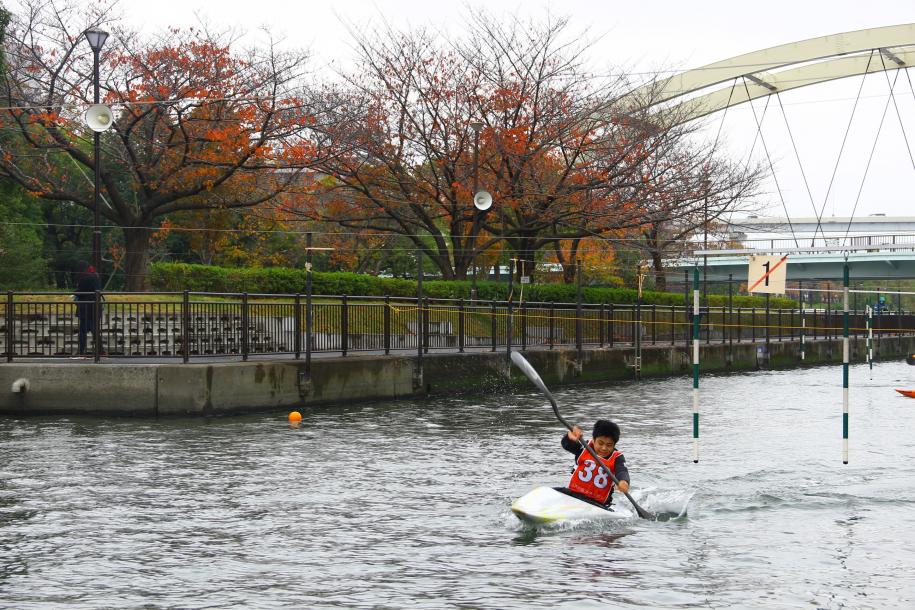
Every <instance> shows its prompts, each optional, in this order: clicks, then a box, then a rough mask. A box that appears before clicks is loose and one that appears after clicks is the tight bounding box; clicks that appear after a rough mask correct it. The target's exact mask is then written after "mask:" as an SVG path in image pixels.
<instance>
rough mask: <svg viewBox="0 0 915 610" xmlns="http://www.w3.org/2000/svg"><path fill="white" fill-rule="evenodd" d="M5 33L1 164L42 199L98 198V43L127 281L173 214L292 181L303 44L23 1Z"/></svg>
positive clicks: (88, 201) (295, 179) (113, 209)
mask: <svg viewBox="0 0 915 610" xmlns="http://www.w3.org/2000/svg"><path fill="white" fill-rule="evenodd" d="M22 6H23V10H22V12H21V13H20V14H18V15H14V18H13V20H12V22H11V24H10V27H9V30H8V35H7V38H6V41H5V51H6V57H7V63H8V66H7V70H6V72H5V74H4V80H3V83H2V87H3V89H2V91H3V94H4V96H5V102H6V103H5V107H6V108H5V109H4V110H2V111H0V122H2V128H3V132H4V134H5V135H4V137H3V139H2V140H0V172H2V173H3V174H4V175H6V176H8V177H9V178H11V179H12V180H14V181H16V182H17V183H19V184H21V185H22V186H23V187H25V188H26V189H27V190H28V191H30V192H31V193H33V194H35V195H37V196H39V197H41V198H42V199H43V200H44V201H48V202H54V201H65V202H72V203H73V204H76V205H79V206H82V207H85V208H88V209H93V196H92V195H93V183H92V179H91V176H92V174H93V172H94V160H93V155H92V153H91V145H90V144H89V142H91V132H89V131H88V130H87V128H86V127H85V126H84V122H83V119H82V113H83V111H84V110H85V109H86V107H87V105H88V104H89V103H90V100H91V84H92V54H91V50H90V48H89V46H88V44H86V42H85V41H84V40H83V37H82V32H83V31H84V30H86V29H87V28H90V27H102V28H104V29H108V30H110V31H111V32H112V35H111V37H110V38H109V39H108V41H107V44H106V45H105V47H104V49H103V51H102V58H101V61H102V64H101V70H100V74H101V80H102V83H101V84H102V91H103V98H104V99H103V102H104V103H106V104H108V105H110V106H111V107H112V108H113V110H114V112H115V121H114V125H113V127H112V128H111V129H110V130H109V131H108V132H105V133H104V134H102V155H101V157H102V159H101V162H100V165H101V189H102V199H103V203H102V207H101V213H102V215H103V217H104V218H105V219H106V220H107V221H108V222H110V223H112V224H114V225H116V226H118V227H120V229H121V230H122V231H123V243H124V248H125V252H124V257H125V259H124V265H125V273H126V276H127V288H128V289H130V290H139V289H142V287H143V285H144V278H145V275H146V267H147V255H148V249H149V240H150V235H151V233H152V232H153V231H155V230H156V228H157V224H158V222H159V220H160V219H161V218H163V217H165V216H167V215H170V214H175V213H179V212H190V211H194V210H200V211H203V212H204V213H205V211H207V210H230V209H236V208H246V207H250V206H254V205H257V204H259V203H261V202H265V201H269V200H271V199H272V198H274V197H275V196H276V195H277V194H279V193H281V192H283V191H285V190H287V189H289V188H294V187H295V188H298V187H299V186H300V185H299V176H300V173H301V171H302V170H303V168H304V167H305V166H306V165H307V163H308V162H309V161H310V159H311V153H312V147H311V146H309V145H308V143H307V132H308V129H309V127H310V124H311V123H312V122H313V119H312V118H311V117H312V115H311V114H310V113H309V112H308V109H307V108H306V106H305V104H304V103H303V101H302V100H303V97H302V95H301V85H302V77H303V73H304V69H305V63H306V56H305V55H304V54H303V53H300V52H279V51H278V50H277V49H276V47H275V46H274V45H272V44H269V45H267V46H266V47H265V48H263V49H254V48H252V49H247V50H238V49H236V48H235V47H236V46H237V45H236V44H235V41H234V40H233V38H232V37H231V36H230V35H229V34H226V33H214V32H211V31H209V30H207V29H190V30H178V29H171V30H169V31H167V32H165V33H163V34H162V35H161V36H159V37H156V38H154V39H146V38H143V37H141V36H140V35H138V34H137V33H135V32H132V31H130V30H128V29H126V28H124V27H121V26H119V25H118V24H117V23H115V22H111V21H109V20H108V19H107V18H106V16H105V15H104V14H97V13H94V12H92V11H91V10H90V9H87V8H84V7H81V6H79V5H72V6H71V5H63V4H62V3H60V2H56V1H52V2H44V1H38V0H29V1H28V2H25V3H23V5H22Z"/></svg>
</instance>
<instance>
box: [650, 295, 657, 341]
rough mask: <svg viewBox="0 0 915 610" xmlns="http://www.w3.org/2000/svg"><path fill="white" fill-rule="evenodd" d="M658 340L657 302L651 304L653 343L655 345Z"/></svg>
mask: <svg viewBox="0 0 915 610" xmlns="http://www.w3.org/2000/svg"><path fill="white" fill-rule="evenodd" d="M657 342H658V305H657V303H652V304H651V344H652V345H655V344H657Z"/></svg>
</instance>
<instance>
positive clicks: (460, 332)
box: [458, 297, 464, 354]
mask: <svg viewBox="0 0 915 610" xmlns="http://www.w3.org/2000/svg"><path fill="white" fill-rule="evenodd" d="M458 352H460V353H462V354H463V353H464V297H461V300H460V302H459V303H458Z"/></svg>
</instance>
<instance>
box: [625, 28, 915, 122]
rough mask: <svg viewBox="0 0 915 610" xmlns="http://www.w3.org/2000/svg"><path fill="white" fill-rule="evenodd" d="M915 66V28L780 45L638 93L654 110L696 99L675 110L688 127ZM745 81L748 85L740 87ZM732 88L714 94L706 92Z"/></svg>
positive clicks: (680, 105)
mask: <svg viewBox="0 0 915 610" xmlns="http://www.w3.org/2000/svg"><path fill="white" fill-rule="evenodd" d="M913 65H915V23H908V24H902V25H891V26H886V27H880V28H871V29H867V30H857V31H854V32H844V33H841V34H832V35H829V36H822V37H820V38H810V39H808V40H802V41H798V42H792V43H789V44H783V45H779V46H777V47H771V48H768V49H763V50H760V51H754V52H752V53H746V54H744V55H738V56H736V57H732V58H730V59H725V60H723V61H719V62H715V63H711V64H708V65H705V66H701V67H699V68H695V69H693V70H688V71H686V72H682V73H680V74H677V75H675V76H672V77H670V78H668V79H666V80H663V81H660V82H656V83H651V84H649V85H645V86H643V87H641V88H639V89H637V90H636V91H634V92H633V95H634V96H635V97H637V98H638V99H643V100H648V102H647V103H648V104H649V105H650V106H656V105H658V104H663V103H665V102H671V101H675V100H676V98H680V97H683V96H688V95H692V94H697V95H696V97H692V98H690V99H688V100H686V101H683V102H679V103H677V104H676V105H675V106H674V108H677V109H679V110H680V111H679V112H675V113H674V116H676V122H678V123H684V122H687V121H691V120H694V119H698V118H700V117H703V116H706V115H708V114H712V113H714V112H717V111H719V110H722V109H724V108H726V107H728V106H734V105H737V104H741V103H743V102H748V101H751V100H754V99H756V98H759V97H765V96H767V95H772V94H773V93H780V92H783V91H790V90H791V89H798V88H800V87H807V86H810V85H816V84H819V83H825V82H828V81H832V80H837V79H841V78H848V77H851V76H858V75H862V74H869V73H872V72H881V71H890V70H899V69H901V68H907V67H909V66H913ZM740 81H743V82H740ZM724 83H728V84H727V85H726V86H724V87H720V88H717V89H715V90H712V91H710V92H705V93H700V92H702V90H704V89H707V88H711V87H715V86H716V85H722V84H724Z"/></svg>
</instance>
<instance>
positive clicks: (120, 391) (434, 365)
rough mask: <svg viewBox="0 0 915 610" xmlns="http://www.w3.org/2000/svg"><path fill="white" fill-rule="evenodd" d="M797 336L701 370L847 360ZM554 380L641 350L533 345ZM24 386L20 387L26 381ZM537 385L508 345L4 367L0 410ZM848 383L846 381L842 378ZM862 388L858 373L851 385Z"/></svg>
mask: <svg viewBox="0 0 915 610" xmlns="http://www.w3.org/2000/svg"><path fill="white" fill-rule="evenodd" d="M865 349H866V346H865V341H864V339H852V340H851V361H852V362H853V363H860V362H863V361H864V358H865ZM799 350H800V345H799V343H797V342H784V343H770V344H769V346H768V350H767V349H766V345H765V343H755V344H754V343H741V344H734V345H733V346H731V345H728V344H721V343H718V344H702V345H700V361H701V371H702V373H713V372H715V373H720V372H739V371H754V370H758V369H763V368H791V367H798V366H810V365H822V364H828V363H835V364H840V363H841V361H842V340H841V339H832V340H824V339H820V340H817V341H808V342H807V343H806V350H805V352H806V353H805V359H804V360H803V361H801V358H800V351H799ZM913 352H915V337H882V338H881V339H880V341H879V343H878V346H877V350H876V357H877V358H878V359H881V360H889V359H902V358H905V356H906V354H908V353H913ZM524 354H525V357H527V359H528V360H529V361H530V362H531V364H532V365H533V366H534V367H535V368H536V369H537V370H538V371H539V372H540V375H541V376H542V377H543V380H544V381H545V382H546V384H547V385H548V386H550V387H559V386H563V385H570V384H575V383H601V382H624V381H627V380H634V379H635V373H634V368H633V364H634V361H635V353H634V350H633V349H632V348H631V347H630V348H592V349H585V350H583V351H582V353H581V358H580V359H579V358H578V357H577V352H576V351H575V350H574V349H553V350H544V349H536V350H529V351H527V352H524ZM690 358H691V356H690V351H689V350H688V349H687V348H686V347H685V346H683V345H677V346H647V347H645V348H643V350H642V378H652V377H670V376H678V375H687V374H691V372H692V364H691V360H690ZM23 379H25V380H27V384H23V383H22V382H20V383H19V384H18V385H19V387H20V390H22V389H23V386H24V385H27V389H25V390H24V391H19V392H15V391H13V386H14V385H15V384H16V382H17V380H23ZM529 383H530V382H528V381H527V379H526V378H525V377H524V376H523V375H522V374H521V373H520V372H519V371H518V370H517V369H515V368H512V367H509V366H508V358H507V355H506V353H505V351H500V352H469V353H463V354H461V353H430V354H425V355H423V357H422V359H421V360H420V359H417V357H416V355H415V354H411V355H390V356H347V357H339V358H317V359H313V360H312V362H311V375H310V376H309V375H307V374H306V368H305V362H304V361H303V360H259V361H256V362H251V361H249V362H215V363H214V362H208V363H199V364H180V363H154V364H131V363H129V362H124V363H121V362H114V363H102V364H91V363H86V364H78V363H70V362H67V363H61V362H53V361H48V362H23V363H17V362H13V363H4V364H0V414H4V415H55V414H60V415H64V414H73V415H102V416H140V417H150V416H153V417H154V416H208V415H224V414H232V413H248V412H257V411H270V410H292V409H298V410H302V409H307V408H310V407H318V406H321V405H329V404H340V403H349V402H364V401H379V400H391V399H400V398H419V397H424V396H428V397H434V396H436V395H474V394H477V395H479V394H482V393H497V392H505V391H510V390H511V389H512V388H514V387H525V386H526V385H529ZM838 383H839V382H837V384H838ZM852 385H854V381H852Z"/></svg>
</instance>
